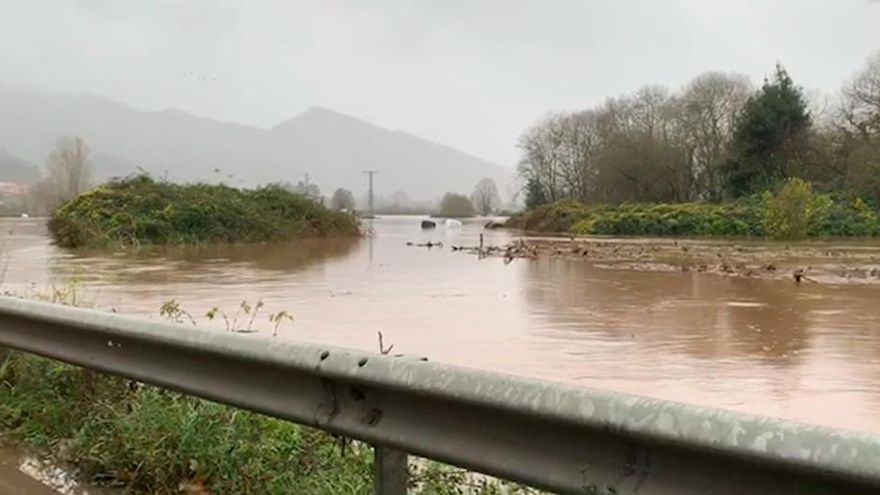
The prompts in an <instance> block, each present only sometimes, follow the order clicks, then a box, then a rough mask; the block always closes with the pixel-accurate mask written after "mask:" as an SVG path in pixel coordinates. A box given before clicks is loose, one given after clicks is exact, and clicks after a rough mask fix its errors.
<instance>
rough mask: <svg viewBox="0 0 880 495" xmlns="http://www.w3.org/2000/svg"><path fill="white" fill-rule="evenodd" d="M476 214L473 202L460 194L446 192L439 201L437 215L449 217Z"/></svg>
mask: <svg viewBox="0 0 880 495" xmlns="http://www.w3.org/2000/svg"><path fill="white" fill-rule="evenodd" d="M475 214H476V210H474V204H473V203H471V200H470V199H469V198H468V197H467V196H464V195H462V194H453V193H446V195H445V196H443V200H441V201H440V211H439V212H438V213H437V216H440V217H451V218H465V217H472V216H474V215H475Z"/></svg>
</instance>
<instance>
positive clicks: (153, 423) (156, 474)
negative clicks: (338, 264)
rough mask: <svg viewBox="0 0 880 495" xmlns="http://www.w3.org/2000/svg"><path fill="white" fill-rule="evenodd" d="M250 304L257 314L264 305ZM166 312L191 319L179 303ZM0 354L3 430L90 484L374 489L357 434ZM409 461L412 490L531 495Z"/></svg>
mask: <svg viewBox="0 0 880 495" xmlns="http://www.w3.org/2000/svg"><path fill="white" fill-rule="evenodd" d="M76 294H77V291H76V290H75V289H71V290H57V291H55V292H53V294H51V295H50V296H49V297H48V298H47V299H49V300H53V301H56V302H68V303H69V302H71V301H75V300H76V298H77V297H79V296H77V295H76ZM79 300H80V301H82V298H81V297H79ZM245 305H247V304H246V303H243V304H242V306H245ZM247 306H248V311H247V312H248V313H250V314H251V315H254V314H256V311H258V310H259V306H260V304H259V303H257V304H256V305H247ZM239 309H241V308H239ZM162 311H163V314H164V316H165V317H166V318H168V319H170V320H172V321H179V322H181V323H183V324H190V318H188V317H187V316H188V313H186V312H185V310H183V309H181V308H180V307H179V305H177V304H176V303H175V302H174V301H169V302H168V303H166V304H165V305H163V309H162ZM276 314H277V313H276ZM243 320H244V319H243ZM270 323H273V324H275V323H277V322H275V321H273V320H271V318H270ZM252 325H253V323H252V320H250V319H248V323H247V329H248V331H250V328H251V326H252ZM237 328H239V326H236V324H233V323H229V324H227V329H230V330H232V331H241V330H236V329H237ZM0 363H2V364H0V432H2V436H0V438H3V439H5V440H6V441H12V442H14V443H15V444H17V446H18V447H20V448H23V449H25V450H28V451H31V452H32V453H35V454H37V455H39V456H40V457H44V458H48V459H49V460H51V461H52V462H53V463H55V464H58V465H61V466H65V467H66V468H67V469H69V470H71V471H73V472H74V474H75V475H76V476H77V477H78V478H79V479H82V480H84V481H86V482H87V483H90V484H98V485H109V486H115V487H120V488H121V489H122V490H123V492H124V493H130V494H172V493H174V494H177V493H181V492H182V493H190V494H221V493H223V494H225V493H230V494H232V493H236V494H239V493H241V494H290V493H297V494H368V493H372V490H373V487H372V450H371V449H370V448H369V446H367V445H365V444H362V443H360V442H353V441H350V440H347V439H343V438H339V437H334V436H332V435H330V434H328V433H325V432H323V431H321V430H316V429H312V428H308V427H304V426H299V425H295V424H293V423H288V422H285V421H282V420H278V419H275V418H271V417H268V416H264V415H261V414H257V413H253V412H249V411H245V410H241V409H236V408H234V407H230V406H225V405H222V404H217V403H214V402H210V401H207V400H203V399H198V398H194V397H190V396H186V395H183V394H179V393H176V392H170V391H166V390H162V389H159V388H157V387H153V386H149V385H144V384H141V383H137V382H133V381H129V380H126V379H123V378H118V377H113V376H109V375H103V374H99V373H97V372H93V371H90V370H87V369H82V368H78V367H75V366H71V365H67V364H63V363H59V362H57V361H52V360H49V359H45V358H40V357H37V356H33V355H29V354H24V353H18V352H13V353H11V354H10V355H9V357H8V358H7V359H6V360H5V361H3V359H2V358H0ZM410 470H411V490H410V491H411V493H420V494H426V495H430V494H436V495H447V494H448V495H452V494H476V495H493V494H516V493H534V492H533V491H530V490H528V489H525V488H522V487H519V486H516V485H513V484H510V483H506V482H502V481H498V480H495V479H492V478H487V477H480V476H475V475H473V474H471V473H468V472H466V471H464V470H461V469H457V468H453V467H450V466H446V465H442V464H439V463H435V462H431V461H424V460H422V461H418V462H412V463H411V466H410Z"/></svg>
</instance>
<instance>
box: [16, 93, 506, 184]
mask: <svg viewBox="0 0 880 495" xmlns="http://www.w3.org/2000/svg"><path fill="white" fill-rule="evenodd" d="M0 115H2V117H0V147H5V148H7V149H8V150H9V151H10V152H12V153H14V154H16V155H18V156H21V157H22V158H25V159H27V160H29V161H32V162H33V163H39V164H41V163H43V161H44V160H45V157H46V156H47V154H48V153H49V151H50V150H51V149H52V147H53V146H54V144H55V141H56V140H57V139H58V137H60V136H64V135H79V136H81V137H82V138H83V139H85V140H86V142H87V143H88V144H89V145H90V146H91V147H92V149H93V150H94V152H95V169H96V174H97V175H98V176H99V178H106V177H109V176H119V175H127V174H130V173H133V172H136V171H137V169H138V167H140V168H142V169H143V170H146V171H148V172H150V173H152V174H154V175H156V176H167V177H168V178H170V179H173V180H198V179H205V180H215V179H223V180H226V181H227V182H229V183H232V184H237V185H254V184H258V183H265V182H275V181H289V182H296V181H299V180H301V179H302V178H303V176H304V175H305V174H306V173H308V174H309V176H310V178H311V181H312V182H314V183H316V184H318V185H319V186H320V187H321V188H322V190H323V192H324V193H325V194H330V193H332V189H334V188H336V187H346V188H349V189H351V190H352V191H354V192H355V194H356V195H359V194H360V193H362V192H363V191H364V190H365V189H366V179H365V176H364V174H363V173H362V172H363V170H367V169H375V170H379V175H378V176H377V177H376V189H377V192H378V193H380V194H391V193H392V192H394V191H397V190H405V191H406V192H407V193H408V194H409V195H410V197H413V198H419V197H421V198H434V197H437V196H439V195H441V194H442V193H444V192H446V191H457V192H463V193H469V192H470V191H471V190H472V189H473V187H474V185H475V184H476V182H477V181H478V180H479V179H480V178H482V177H492V178H493V179H495V180H496V181H498V182H499V186H501V187H502V190H503V184H504V183H506V182H507V180H508V179H509V176H510V175H512V173H513V171H512V170H510V169H505V168H503V167H499V166H497V165H494V164H492V163H489V162H487V161H485V160H482V159H479V158H477V157H474V156H471V155H468V154H466V153H463V152H461V151H458V150H455V149H454V148H451V147H449V146H446V145H443V144H440V143H436V142H432V141H429V140H427V139H423V138H420V137H418V136H414V135H412V134H409V133H406V132H403V131H397V130H388V129H384V128H382V127H378V126H375V125H373V124H370V123H368V122H366V121H363V120H361V119H358V118H356V117H352V116H349V115H345V114H342V113H339V112H336V111H333V110H329V109H324V108H319V107H313V108H310V109H308V110H307V111H305V112H304V113H302V114H300V115H298V116H295V117H293V118H291V119H288V120H286V121H284V122H281V123H279V124H278V125H275V126H274V127H271V128H268V129H266V128H260V127H255V126H249V125H243V124H238V123H231V122H221V121H218V120H213V119H209V118H205V117H199V116H195V115H192V114H189V113H187V112H185V111H181V110H174V109H169V110H160V111H141V110H137V109H134V108H132V107H129V106H127V105H125V104H122V103H117V102H114V101H112V100H109V99H107V98H103V97H101V96H96V95H60V94H51V93H43V92H39V91H33V90H22V89H10V88H4V87H2V86H0ZM230 176H231V177H230Z"/></svg>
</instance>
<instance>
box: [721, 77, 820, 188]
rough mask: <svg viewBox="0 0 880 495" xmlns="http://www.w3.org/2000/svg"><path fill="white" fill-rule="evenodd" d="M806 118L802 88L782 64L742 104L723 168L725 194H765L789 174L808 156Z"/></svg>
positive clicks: (805, 104) (808, 123) (807, 116)
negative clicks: (764, 190) (727, 157)
mask: <svg viewBox="0 0 880 495" xmlns="http://www.w3.org/2000/svg"><path fill="white" fill-rule="evenodd" d="M810 126H811V119H810V114H809V112H808V111H807V103H806V101H805V100H804V96H803V93H802V91H801V89H800V88H799V87H797V86H795V85H794V83H793V82H792V80H791V77H789V75H788V73H787V72H786V71H785V69H784V68H783V67H782V66H781V65H778V64H777V65H776V72H775V73H774V75H773V78H772V80H769V79H765V80H764V85H763V86H762V87H761V90H760V91H758V93H757V94H756V95H754V96H752V97H751V98H749V100H748V101H747V102H746V104H745V106H744V107H743V110H742V114H741V115H740V116H739V118H738V120H737V123H736V128H735V129H734V134H733V140H732V142H731V150H730V151H731V158H730V160H728V162H727V163H726V164H725V167H724V172H725V174H724V175H725V185H726V190H727V193H728V194H729V195H731V196H734V197H738V196H743V195H747V194H750V193H753V192H756V191H760V190H761V189H767V188H769V187H771V186H772V185H773V184H775V183H776V182H778V181H779V180H780V179H782V178H784V177H786V176H788V175H797V173H796V172H797V171H796V170H792V168H793V167H795V166H796V165H797V163H798V161H799V160H800V159H801V158H802V157H803V156H804V155H805V153H806V151H807V144H808V143H807V139H808V131H809V129H810Z"/></svg>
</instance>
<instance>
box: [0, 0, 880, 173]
mask: <svg viewBox="0 0 880 495" xmlns="http://www.w3.org/2000/svg"><path fill="white" fill-rule="evenodd" d="M878 48H880V2H878V1H872V0H838V1H831V0H828V1H817V0H775V1H768V0H764V1H758V0H754V1H733V0H730V1H708V0H679V1H657V0H654V1H610V0H608V1H587V0H582V1H575V0H543V1H538V0H534V1H526V0H433V1H427V0H423V1H404V0H397V1H395V0H384V1H375V0H374V1H361V0H347V1H344V0H338V1H337V0H314V1H287V0H251V1H244V0H242V1H233V0H79V1H63V0H57V1H50V0H0V84H6V85H10V86H24V87H36V88H41V89H48V90H52V91H57V92H92V93H97V94H101V95H104V96H107V97H109V98H112V99H116V100H119V101H122V102H125V103H128V104H130V105H133V106H135V107H138V108H144V109H162V108H169V107H174V108H181V109H184V110H187V111H189V112H191V113H194V114H197V115H204V116H208V117H214V118H219V119H223V120H231V121H239V122H243V123H249V124H256V125H260V126H267V127H268V126H271V125H274V124H276V123H279V122H280V121H283V120H285V119H287V118H289V117H291V116H293V115H295V114H297V113H300V112H302V111H303V110H305V109H306V108H307V107H309V106H313V105H317V106H326V107H329V108H333V109H335V110H339V111H341V112H345V113H350V114H352V115H355V116H358V117H361V118H363V119H365V120H368V121H371V122H374V123H376V124H379V125H382V126H385V127H389V128H393V129H401V130H406V131H409V132H412V133H415V134H418V135H421V136H423V137H426V138H429V139H434V140H437V141H440V142H443V143H446V144H449V145H451V146H454V147H457V148H460V149H462V150H464V151H467V152H470V153H474V154H476V155H478V156H481V157H483V158H487V159H489V160H493V161H495V162H497V163H499V164H502V165H513V164H514V163H515V162H516V160H517V155H518V153H517V151H516V148H515V144H516V139H517V137H518V135H519V134H520V132H521V131H522V130H523V129H524V128H525V127H526V126H528V125H529V124H530V123H532V122H533V121H534V120H535V119H537V118H539V117H540V116H541V115H543V114H544V113H546V112H548V111H550V110H559V109H570V108H582V107H586V106H590V105H594V104H597V103H599V102H601V101H602V100H603V99H604V98H605V97H607V96H614V95H619V94H621V93H626V92H630V91H633V90H635V89H636V88H638V87H639V86H641V85H644V84H648V83H660V84H666V85H670V86H677V85H680V84H682V83H684V82H686V81H687V80H689V79H690V78H691V77H693V76H695V75H696V74H698V73H700V72H703V71H706V70H724V71H736V72H742V73H745V74H748V75H749V76H751V77H752V78H753V80H755V81H756V82H757V81H759V80H760V79H761V78H762V77H763V76H764V75H765V74H767V73H768V72H769V70H770V69H771V68H772V66H773V64H774V63H775V62H776V61H777V60H779V61H781V62H782V63H783V64H784V65H785V66H786V67H787V68H788V69H789V72H790V73H791V75H792V77H793V78H794V79H795V80H796V81H797V82H799V83H800V84H802V85H804V86H806V87H807V88H810V89H817V90H821V91H824V92H833V91H835V90H836V89H837V88H838V87H839V85H840V83H841V81H842V80H844V79H845V78H847V77H848V76H849V75H850V74H852V72H854V71H855V70H857V69H858V68H859V67H860V66H861V65H862V64H863V62H864V60H865V59H866V57H867V56H868V55H869V54H870V53H871V52H872V51H874V50H876V49H878ZM0 111H2V109H0Z"/></svg>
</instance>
